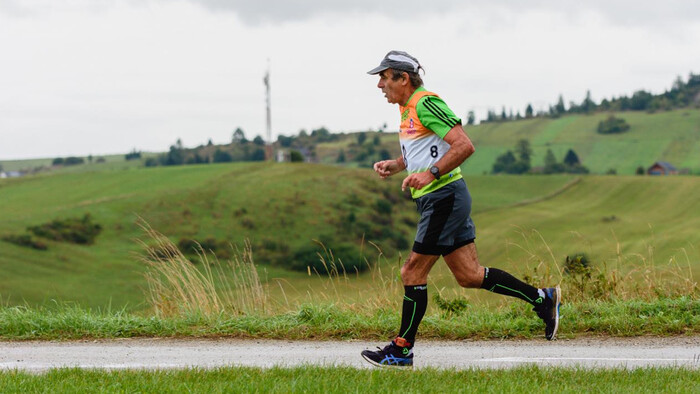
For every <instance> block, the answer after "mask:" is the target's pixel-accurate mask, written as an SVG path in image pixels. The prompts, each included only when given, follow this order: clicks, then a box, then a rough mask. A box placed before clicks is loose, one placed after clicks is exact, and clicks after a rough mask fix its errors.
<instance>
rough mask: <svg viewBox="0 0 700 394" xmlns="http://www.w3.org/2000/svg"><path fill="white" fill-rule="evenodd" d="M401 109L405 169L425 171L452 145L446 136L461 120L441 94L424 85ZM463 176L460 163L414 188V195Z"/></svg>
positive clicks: (400, 130)
mask: <svg viewBox="0 0 700 394" xmlns="http://www.w3.org/2000/svg"><path fill="white" fill-rule="evenodd" d="M399 110H400V113H401V127H400V129H399V140H400V142H401V153H402V154H403V160H404V163H405V164H406V170H407V171H408V173H409V174H414V173H417V172H423V171H426V170H427V169H429V168H430V167H432V166H433V165H434V164H435V163H437V162H438V161H439V160H440V159H441V158H442V156H444V155H445V153H446V152H447V151H448V150H449V149H450V145H449V144H448V143H447V142H445V141H444V140H443V138H445V135H447V133H448V132H449V131H450V130H451V129H452V128H453V127H454V126H456V125H457V124H461V123H462V121H461V119H459V118H458V117H457V116H455V114H454V112H452V110H451V109H450V108H449V107H448V106H447V104H445V102H444V101H443V100H442V99H441V98H440V97H438V96H437V95H436V94H435V93H432V92H428V91H426V90H425V88H423V87H420V88H418V89H416V91H415V92H413V94H412V95H411V97H410V98H409V99H408V102H407V103H406V105H404V106H400V107H399ZM461 178H462V174H461V169H460V168H459V167H457V168H455V169H454V170H452V171H450V172H449V173H447V174H443V175H442V176H441V177H440V179H436V180H434V181H433V182H432V183H430V184H429V185H427V186H425V187H424V188H422V189H420V190H416V189H413V188H411V195H412V196H413V198H418V197H420V196H423V195H426V194H428V193H430V192H433V191H435V190H437V189H439V188H441V187H443V186H445V185H447V184H449V183H451V182H454V181H456V180H458V179H461Z"/></svg>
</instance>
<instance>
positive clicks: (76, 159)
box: [63, 156, 85, 166]
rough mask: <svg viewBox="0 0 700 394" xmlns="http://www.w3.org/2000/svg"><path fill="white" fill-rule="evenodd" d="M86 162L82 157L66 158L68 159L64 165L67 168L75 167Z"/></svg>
mask: <svg viewBox="0 0 700 394" xmlns="http://www.w3.org/2000/svg"><path fill="white" fill-rule="evenodd" d="M84 163H85V160H84V159H83V158H82V157H72V156H71V157H66V159H65V160H64V161H63V164H65V165H67V166H75V165H78V164H84Z"/></svg>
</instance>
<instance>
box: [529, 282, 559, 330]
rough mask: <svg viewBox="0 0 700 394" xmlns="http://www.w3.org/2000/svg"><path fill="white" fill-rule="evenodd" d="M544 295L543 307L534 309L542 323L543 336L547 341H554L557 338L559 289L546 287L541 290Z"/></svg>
mask: <svg viewBox="0 0 700 394" xmlns="http://www.w3.org/2000/svg"><path fill="white" fill-rule="evenodd" d="M542 290H543V291H544V294H545V300H544V305H543V306H542V307H541V308H535V312H537V316H539V317H540V319H542V321H544V325H545V328H544V336H545V338H547V340H548V341H551V340H554V339H556V337H557V330H558V329H559V305H560V304H561V289H560V288H559V286H557V287H548V288H546V289H542Z"/></svg>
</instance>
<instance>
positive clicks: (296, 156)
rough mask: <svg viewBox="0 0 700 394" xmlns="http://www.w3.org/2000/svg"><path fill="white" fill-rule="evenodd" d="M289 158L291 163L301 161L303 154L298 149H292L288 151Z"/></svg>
mask: <svg viewBox="0 0 700 394" xmlns="http://www.w3.org/2000/svg"><path fill="white" fill-rule="evenodd" d="M289 159H290V160H291V162H292V163H301V162H303V161H304V155H302V154H301V152H299V151H298V150H292V151H291V152H289Z"/></svg>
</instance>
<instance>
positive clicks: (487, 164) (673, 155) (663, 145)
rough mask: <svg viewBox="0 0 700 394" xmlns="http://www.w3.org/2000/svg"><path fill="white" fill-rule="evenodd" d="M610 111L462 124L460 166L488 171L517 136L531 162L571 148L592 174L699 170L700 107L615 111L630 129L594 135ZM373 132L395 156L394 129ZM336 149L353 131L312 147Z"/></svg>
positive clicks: (349, 145)
mask: <svg viewBox="0 0 700 394" xmlns="http://www.w3.org/2000/svg"><path fill="white" fill-rule="evenodd" d="M609 115H610V113H604V112H601V113H596V114H590V115H566V116H562V117H561V118H556V119H552V118H534V119H524V120H519V121H508V122H492V123H482V124H479V125H476V126H465V130H466V132H467V134H468V135H469V137H470V138H471V139H472V141H473V142H474V145H475V146H476V152H475V153H474V155H472V157H470V158H469V160H468V165H466V166H464V167H463V171H464V173H466V174H468V175H484V174H488V173H490V172H491V169H492V166H493V163H494V162H495V161H496V157H498V156H499V155H501V154H503V153H505V152H506V151H507V150H512V149H513V147H514V146H515V144H516V142H517V141H518V140H520V139H526V140H528V141H529V142H530V145H531V147H532V150H533V156H532V166H533V167H542V166H544V158H545V155H546V153H547V149H551V150H552V152H553V153H554V155H555V157H556V159H557V160H558V161H561V160H562V159H563V158H564V156H565V154H566V152H567V151H568V150H569V149H573V150H574V151H575V152H576V153H577V155H578V157H579V158H580V160H581V162H582V163H583V165H584V166H586V167H588V169H589V170H590V171H591V173H593V174H606V173H607V172H608V171H609V170H611V169H612V170H615V171H616V172H617V173H618V174H620V175H633V174H634V173H635V171H636V169H637V167H639V166H641V167H643V168H644V169H646V168H648V167H650V166H651V165H652V164H653V163H654V162H656V161H668V162H670V163H671V164H673V165H674V166H675V167H676V168H678V169H684V168H685V169H687V170H688V171H689V172H690V173H692V174H700V110H698V109H694V108H688V109H676V110H672V111H662V112H656V113H646V112H638V111H627V112H617V113H614V116H615V117H618V118H622V119H624V120H625V121H626V122H627V123H628V124H629V125H630V129H629V131H627V132H625V133H621V134H609V135H603V134H598V132H597V127H598V123H599V122H600V121H602V120H604V119H606V118H607V117H608V116H609ZM375 135H379V136H380V141H381V145H380V147H378V148H377V150H379V149H380V148H384V149H388V150H389V151H390V152H391V154H392V155H395V156H398V155H399V148H398V145H399V144H398V141H397V137H396V134H394V133H372V134H371V135H370V136H369V138H367V140H366V141H365V142H364V144H365V145H368V144H371V143H372V139H373V136H375ZM339 149H344V150H345V152H346V153H347V152H350V151H351V150H352V149H357V146H356V138H355V135H352V134H350V135H349V136H347V137H346V138H344V139H341V140H340V141H336V142H332V143H322V144H319V145H318V147H317V150H316V151H317V154H318V155H319V157H320V159H321V161H323V162H325V163H333V162H335V160H336V158H337V155H338V151H339Z"/></svg>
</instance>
